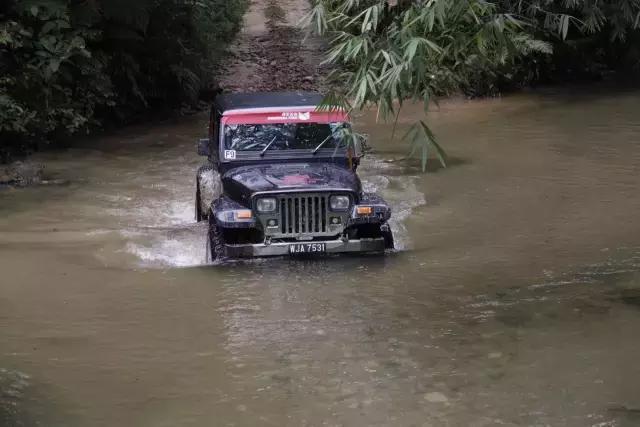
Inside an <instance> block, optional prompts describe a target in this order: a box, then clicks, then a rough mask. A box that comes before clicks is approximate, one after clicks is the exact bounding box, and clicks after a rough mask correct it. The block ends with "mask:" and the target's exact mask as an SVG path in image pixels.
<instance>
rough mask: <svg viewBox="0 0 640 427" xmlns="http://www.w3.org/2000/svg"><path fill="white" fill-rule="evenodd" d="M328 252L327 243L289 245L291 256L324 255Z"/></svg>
mask: <svg viewBox="0 0 640 427" xmlns="http://www.w3.org/2000/svg"><path fill="white" fill-rule="evenodd" d="M326 252H327V244H326V243H292V244H290V245H289V254H291V255H301V254H324V253H326Z"/></svg>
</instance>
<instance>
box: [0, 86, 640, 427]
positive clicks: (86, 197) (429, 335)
mask: <svg viewBox="0 0 640 427" xmlns="http://www.w3.org/2000/svg"><path fill="white" fill-rule="evenodd" d="M639 103H640V94H638V93H626V94H621V93H618V94H613V95H607V94H600V95H598V96H589V97H585V96H584V95H566V94H562V93H560V94H552V93H551V94H546V95H544V96H543V95H527V96H519V97H514V98H507V99H503V100H487V101H481V102H470V103H444V104H443V105H442V106H441V108H440V110H438V111H434V112H433V113H432V115H431V121H432V125H433V127H434V129H435V130H436V132H437V133H438V135H439V136H440V138H441V141H442V142H443V143H444V145H446V146H447V147H448V150H449V154H450V156H451V157H452V158H453V159H454V160H455V161H454V162H453V163H454V164H455V166H454V167H452V168H450V169H446V170H438V171H437V172H433V173H429V174H427V175H422V174H420V173H419V170H418V167H416V165H407V164H405V163H401V162H400V163H399V162H391V163H390V162H388V161H387V160H389V159H392V158H398V157H401V156H403V155H404V147H402V146H399V145H397V144H393V143H389V142H388V138H389V136H390V133H391V130H390V127H389V126H383V125H379V124H375V123H373V122H372V118H371V117H369V116H368V115H365V116H364V117H362V118H361V119H360V120H359V122H360V126H361V127H362V128H363V130H365V131H366V132H367V133H368V134H369V135H371V143H372V145H373V147H374V148H375V152H374V153H373V154H372V155H370V156H368V157H367V158H366V161H365V162H364V163H363V165H362V166H361V170H360V174H361V177H362V181H363V184H364V186H365V188H366V190H367V191H377V192H379V193H381V194H382V195H383V196H384V197H385V198H386V199H387V200H388V201H389V202H390V204H391V205H392V207H393V210H394V216H393V223H392V227H393V230H394V233H395V234H396V238H397V241H398V243H399V246H400V248H399V250H397V251H395V252H394V253H391V254H388V255H387V256H384V257H381V256H340V257H330V258H323V259H317V260H290V259H288V258H280V259H272V260H250V261H242V262H229V263H224V264H222V265H215V266H206V265H203V264H205V259H204V258H205V250H204V247H205V246H204V239H205V233H206V225H204V224H196V223H195V222H194V219H193V191H194V188H193V187H194V185H195V184H194V173H195V170H196V169H197V167H198V166H199V164H200V162H201V160H200V159H199V158H198V157H197V156H196V155H195V148H194V142H193V141H195V140H196V138H197V137H199V136H200V135H201V134H202V133H203V127H204V125H203V123H204V121H205V119H204V118H202V117H196V118H193V119H191V120H186V121H183V122H181V123H178V124H167V125H163V126H158V127H155V128H151V129H149V128H138V129H135V128H133V129H129V130H127V131H125V132H122V133H120V134H118V135H114V136H110V137H105V138H102V139H101V140H97V141H93V142H90V143H89V145H83V146H79V147H77V148H72V149H68V150H64V151H60V152H53V153H46V154H43V155H41V156H40V158H41V159H42V160H43V161H44V162H45V163H46V165H47V172H48V173H49V174H50V175H52V177H55V178H61V179H65V180H67V181H68V182H69V183H68V184H67V185H65V186H63V187H49V188H31V189H26V190H22V191H4V192H2V193H0V269H1V270H2V279H1V280H0V330H1V331H2V332H1V333H0V424H2V423H4V424H8V425H12V423H13V424H18V421H19V420H24V421H20V422H22V423H23V424H24V425H38V424H39V425H52V424H54V425H71V426H74V425H78V426H84V425H104V426H111V425H132V426H133V425H135V426H146V425H149V426H151V425H153V426H163V425H166V426H175V425H194V426H195V425H198V426H199V425H203V426H205V425H206V426H208V425H229V426H234V425H236V426H243V425H278V426H283V425H285V426H301V425H302V426H304V425H310V426H311V425H380V426H386V425H403V426H404V425H419V426H421V425H469V426H494V425H527V426H529V425H567V426H580V427H582V426H622V427H626V426H635V425H638V423H639V422H640V421H639V419H638V410H640V401H639V400H638V397H639V396H640V392H639V389H638V388H639V386H638V379H639V378H640V364H638V363H637V360H636V359H637V355H638V354H639V353H640V347H639V344H638V340H637V330H638V327H640V248H639V247H638V245H639V244H640V242H639V237H640V222H639V221H638V220H637V212H638V211H640V199H638V197H637V189H638V188H639V187H640V173H639V172H640V150H638V148H639V147H638V143H637V141H639V140H640V138H639V137H640V127H638V125H637V111H638V104H639ZM420 114H421V110H420V109H419V108H416V109H412V108H409V107H407V108H406V109H405V111H404V113H403V116H402V117H401V120H400V128H401V129H399V130H398V134H402V133H403V129H402V128H405V127H407V126H408V125H409V124H410V123H411V121H412V120H414V119H415V118H417V117H419V115H420ZM174 267H189V268H174ZM4 367H6V368H9V367H11V370H9V369H3V368H4ZM17 372H24V373H25V374H24V375H27V374H28V377H27V376H22V374H15V373H17ZM16 375H18V376H16ZM25 381H26V382H25ZM23 382H24V384H23ZM25 387H26V388H25ZM16 390H17V391H16ZM27 391H29V392H27ZM31 391H33V392H34V393H36V395H38V396H44V398H42V399H40V398H39V399H31V398H29V397H28V396H29V393H31ZM7 396H9V397H8V398H7ZM11 408H18V409H17V410H14V409H11ZM7 420H9V421H7ZM18 425H19V424H18Z"/></svg>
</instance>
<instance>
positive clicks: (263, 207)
mask: <svg viewBox="0 0 640 427" xmlns="http://www.w3.org/2000/svg"><path fill="white" fill-rule="evenodd" d="M277 205H278V203H277V202H276V199H274V198H273V197H268V198H264V199H258V203H256V209H257V210H258V212H273V211H275V210H276V207H277Z"/></svg>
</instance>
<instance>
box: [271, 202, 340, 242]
mask: <svg viewBox="0 0 640 427" xmlns="http://www.w3.org/2000/svg"><path fill="white" fill-rule="evenodd" d="M279 203H280V232H281V233H282V235H300V234H325V233H327V221H328V217H327V210H328V206H329V196H328V195H303V196H299V195H296V196H286V195H284V196H281V197H280V198H279Z"/></svg>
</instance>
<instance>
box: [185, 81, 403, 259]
mask: <svg viewBox="0 0 640 427" xmlns="http://www.w3.org/2000/svg"><path fill="white" fill-rule="evenodd" d="M322 100H323V97H322V96H321V95H319V94H310V93H301V92H287V93H251V94H223V95H218V96H217V97H216V98H215V100H214V101H213V103H212V106H211V114H210V119H209V135H208V138H205V139H201V140H200V141H199V142H198V154H200V155H202V156H206V157H207V160H208V161H207V163H206V164H205V165H203V166H202V167H200V169H199V170H198V172H197V177H196V189H195V191H196V195H195V211H196V219H197V220H198V221H205V220H207V221H208V223H209V228H208V230H209V231H208V238H207V253H208V257H209V259H210V260H216V259H222V258H242V257H264V256H282V255H320V254H327V253H341V252H352V253H353V252H361V253H366V252H372V253H384V252H385V250H386V249H392V248H393V236H392V233H391V229H390V227H389V224H388V221H389V218H390V216H391V209H390V208H389V206H388V205H387V203H386V202H385V201H384V200H383V199H382V198H381V197H380V196H378V195H376V194H373V193H366V192H364V191H363V189H362V184H361V182H360V179H359V178H358V175H357V174H356V170H357V168H358V165H359V163H360V159H361V157H362V154H363V153H362V143H361V142H360V140H359V139H358V138H355V137H353V135H354V134H353V133H352V132H351V130H350V129H351V125H350V123H349V117H348V114H347V113H346V112H345V111H344V110H343V109H340V108H338V107H329V108H324V107H323V108H319V105H321V104H322ZM353 141H356V142H353Z"/></svg>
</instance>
